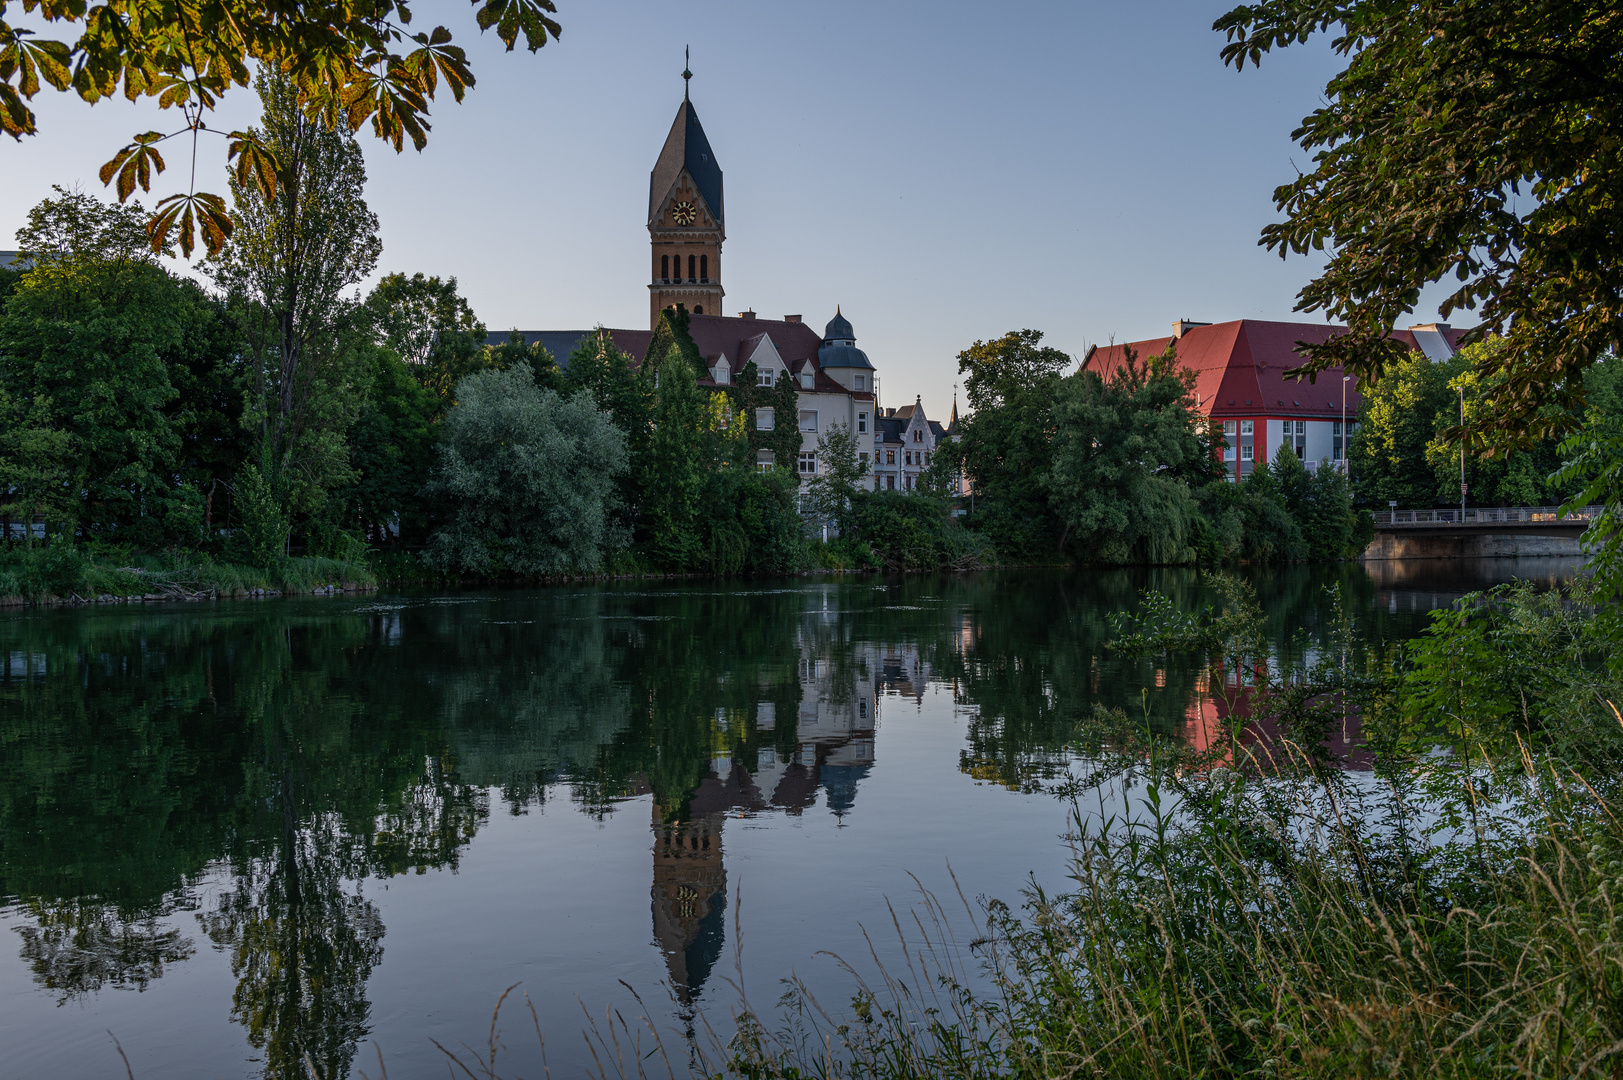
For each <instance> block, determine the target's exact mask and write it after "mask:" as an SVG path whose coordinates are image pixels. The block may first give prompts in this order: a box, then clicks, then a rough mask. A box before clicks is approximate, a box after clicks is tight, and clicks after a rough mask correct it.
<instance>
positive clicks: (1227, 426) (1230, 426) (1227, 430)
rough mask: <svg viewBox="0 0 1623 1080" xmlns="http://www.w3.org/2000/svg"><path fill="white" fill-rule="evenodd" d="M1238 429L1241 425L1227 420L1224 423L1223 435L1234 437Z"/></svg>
mask: <svg viewBox="0 0 1623 1080" xmlns="http://www.w3.org/2000/svg"><path fill="white" fill-rule="evenodd" d="M1238 427H1239V425H1238V424H1236V423H1235V422H1234V421H1233V420H1225V421H1223V434H1224V435H1225V436H1233V435H1234V433H1235V430H1236V429H1237V428H1238Z"/></svg>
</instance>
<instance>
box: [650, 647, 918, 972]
mask: <svg viewBox="0 0 1623 1080" xmlns="http://www.w3.org/2000/svg"><path fill="white" fill-rule="evenodd" d="M817 645H818V643H817V642H816V641H815V640H810V639H809V640H808V641H806V642H804V643H803V644H802V653H801V659H800V662H799V671H798V673H797V681H798V683H799V687H798V689H799V695H798V696H799V704H798V706H797V707H796V708H795V710H794V714H793V716H791V717H782V716H780V715H779V706H778V704H777V703H775V702H770V701H762V702H758V703H757V704H756V705H755V707H754V709H753V710H752V715H751V716H750V718H749V720H748V722H749V724H750V725H751V726H752V728H753V730H752V731H747V732H745V731H737V730H729V725H730V724H737V723H738V722H739V721H738V720H737V718H736V717H735V716H734V715H733V714H732V713H730V712H729V711H727V710H721V711H719V712H718V713H717V715H716V718H715V720H714V721H713V722H712V725H711V727H712V732H713V734H714V735H716V736H717V737H718V741H719V742H721V743H722V744H723V745H727V746H730V747H731V748H732V750H731V752H730V753H728V754H722V755H718V756H716V757H714V758H712V760H711V761H710V765H709V769H708V771H707V773H706V775H705V777H704V778H703V779H702V780H701V781H700V782H699V784H698V786H697V787H696V788H694V789H693V790H692V791H691V792H690V793H689V794H688V797H687V800H686V803H685V806H684V807H682V808H680V809H679V808H676V807H672V806H663V805H661V804H660V803H659V801H658V800H657V799H656V800H655V803H654V807H653V831H654V844H653V863H654V871H653V887H652V907H653V923H654V939H655V941H656V943H657V944H658V946H659V949H660V951H661V953H662V954H663V955H664V957H665V966H666V970H667V972H668V974H669V976H670V980H671V986H672V989H673V990H674V991H675V993H676V995H677V997H678V999H680V1000H681V1001H683V1002H684V1003H686V1002H691V1001H692V1000H693V999H694V997H696V996H697V995H698V993H699V991H700V990H701V989H702V987H703V985H704V983H705V980H706V979H707V978H708V977H709V975H710V972H711V970H712V968H714V966H715V964H716V962H717V960H719V959H720V957H721V953H722V949H723V947H724V945H725V939H726V910H727V871H726V866H725V863H724V858H723V855H724V847H723V830H724V825H725V822H726V821H727V819H728V818H729V817H746V816H750V815H754V814H760V813H770V812H782V813H786V814H800V813H803V812H805V810H806V809H807V808H808V807H811V806H813V805H815V804H816V802H817V795H818V790H819V789H821V790H822V792H823V801H824V805H826V806H827V807H828V809H829V810H830V812H832V813H834V814H835V815H837V816H839V817H841V818H843V817H844V815H846V814H847V813H849V812H850V811H851V810H852V809H853V807H854V806H855V804H856V799H857V791H858V787H859V785H860V783H861V782H862V781H863V780H864V779H865V778H866V777H867V776H868V774H869V772H870V771H871V769H872V768H873V764H874V732H875V728H876V725H877V722H878V711H879V708H878V707H879V694H880V692H881V690H882V689H883V690H889V691H892V692H899V691H900V688H902V687H906V692H907V693H908V694H909V695H910V696H911V695H912V694H913V693H914V687H915V681H917V686H918V687H919V690H918V692H919V693H922V685H923V682H922V680H923V676H924V674H925V671H924V666H923V664H922V663H921V661H920V660H919V657H918V654H917V650H914V649H898V648H895V647H890V646H881V645H859V646H857V647H855V648H852V647H851V646H850V645H848V644H847V645H843V646H841V647H838V648H833V649H819V648H818V647H817ZM790 725H792V727H791V730H789V731H783V730H780V728H781V727H784V726H790ZM673 814H675V815H676V818H675V819H673V817H672V816H671V815H673Z"/></svg>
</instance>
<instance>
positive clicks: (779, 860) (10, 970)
mask: <svg viewBox="0 0 1623 1080" xmlns="http://www.w3.org/2000/svg"><path fill="white" fill-rule="evenodd" d="M1573 569H1574V564H1573V563H1571V562H1568V561H1561V560H1531V559H1528V560H1519V561H1511V560H1504V561H1478V562H1471V563H1447V562H1441V563H1430V564H1419V563H1406V564H1386V565H1382V566H1377V567H1376V568H1375V569H1373V570H1371V571H1366V570H1364V569H1362V568H1358V567H1343V568H1291V569H1288V570H1282V571H1275V572H1269V573H1259V574H1257V575H1255V577H1254V582H1255V584H1256V587H1257V590H1258V593H1259V595H1260V596H1261V598H1262V600H1263V603H1264V606H1265V608H1266V609H1267V611H1268V612H1269V614H1270V617H1271V619H1272V620H1273V623H1274V626H1275V630H1276V632H1277V635H1278V639H1279V641H1280V643H1281V645H1282V647H1287V648H1299V647H1301V646H1302V645H1303V644H1307V645H1309V646H1311V644H1312V642H1313V641H1314V640H1315V638H1316V637H1317V636H1318V635H1319V634H1320V632H1321V628H1322V626H1323V623H1324V620H1325V618H1326V616H1327V607H1328V605H1327V603H1326V600H1325V594H1324V588H1325V586H1326V585H1328V584H1330V583H1332V582H1339V583H1340V584H1341V585H1342V587H1343V589H1344V590H1345V593H1346V595H1347V596H1348V597H1349V599H1350V601H1351V604H1352V607H1353V609H1354V611H1355V612H1356V613H1357V614H1358V619H1359V630H1360V633H1362V634H1364V635H1366V636H1367V637H1370V638H1374V639H1397V638H1405V637H1409V636H1412V635H1413V634H1414V633H1416V632H1417V631H1418V629H1419V628H1420V627H1421V626H1422V625H1424V623H1425V621H1426V618H1427V616H1426V612H1427V611H1429V610H1430V609H1431V608H1432V607H1434V606H1438V605H1442V604H1446V603H1447V602H1449V600H1451V599H1452V598H1453V597H1455V596H1458V595H1459V594H1460V593H1462V592H1465V591H1467V590H1469V589H1473V588H1480V587H1482V586H1483V585H1485V584H1488V583H1491V582H1493V581H1497V580H1505V579H1508V578H1509V577H1511V576H1523V577H1534V578H1538V579H1540V580H1544V581H1554V580H1559V579H1562V578H1564V577H1566V576H1568V575H1570V573H1571V572H1572V570H1573ZM1145 587H1156V588H1162V589H1166V590H1168V591H1169V592H1171V593H1173V594H1174V595H1175V596H1176V597H1178V599H1179V600H1180V602H1181V603H1185V604H1189V605H1199V604H1203V603H1205V602H1206V600H1207V599H1208V598H1207V597H1205V596H1204V595H1203V594H1202V592H1201V590H1200V588H1199V587H1198V583H1197V580H1196V578H1195V576H1194V575H1193V574H1188V573H1183V572H1171V571H1160V572H1154V571H1142V572H1129V571H1122V572H1112V573H1107V574H1094V573H1089V574H1060V573H1054V574H1035V573H1024V574H998V575H981V576H976V577H967V578H965V577H957V578H907V579H899V580H884V579H874V578H865V579H861V580H851V581H840V582H831V581H827V580H794V581H788V582H777V583H765V584H763V583H744V584H723V585H717V584H706V585H679V586H670V587H650V586H648V585H624V584H622V585H605V586H595V587H576V588H558V589H549V590H536V591H529V592H502V593H471V594H470V593H463V594H457V595H451V596H391V595H378V596H372V597H367V598H363V599H353V598H351V599H344V598H339V599H322V600H314V599H312V600H285V601H267V602H260V603H250V602H241V603H221V604H212V605H206V606H205V605H175V606H166V607H155V606H145V607H138V608H122V607H121V608H95V609H89V610H80V611H71V612H69V611H64V612H49V613H38V612H35V613H16V614H11V615H9V616H0V1078H5V1080H9V1078H11V1077H38V1076H45V1075H49V1076H57V1077H113V1076H122V1075H123V1065H122V1063H121V1062H120V1061H119V1059H118V1056H117V1052H116V1050H115V1048H114V1044H113V1038H112V1037H113V1036H116V1038H117V1039H118V1041H119V1043H120V1044H122V1046H123V1048H124V1051H125V1053H127V1054H128V1056H129V1060H130V1063H131V1065H132V1066H133V1069H134V1072H135V1075H136V1077H138V1078H141V1080H144V1078H147V1077H228V1078H235V1077H254V1076H271V1077H276V1078H279V1080H280V1078H288V1080H291V1078H293V1077H295V1076H302V1075H303V1072H302V1069H301V1067H300V1064H299V1063H300V1062H301V1061H302V1058H303V1055H305V1054H308V1055H309V1056H310V1058H311V1060H312V1061H313V1062H314V1063H315V1064H316V1066H317V1068H318V1069H319V1070H320V1072H321V1075H322V1076H323V1077H340V1076H345V1075H350V1074H354V1075H358V1074H359V1072H360V1071H361V1070H364V1071H366V1072H367V1073H369V1074H370V1075H373V1076H376V1075H377V1074H378V1069H377V1062H378V1053H379V1051H381V1053H382V1055H383V1059H384V1061H385V1062H386V1064H387V1068H388V1073H389V1075H390V1076H391V1077H393V1078H396V1080H410V1078H415V1077H419V1076H431V1075H432V1076H440V1075H443V1070H444V1068H445V1066H444V1063H443V1059H442V1058H440V1057H439V1055H438V1052H437V1051H435V1050H434V1049H433V1047H432V1045H431V1044H430V1042H429V1040H430V1039H431V1038H435V1039H438V1040H440V1041H441V1042H443V1043H446V1044H448V1045H455V1044H457V1043H461V1042H467V1043H470V1044H479V1043H482V1041H483V1040H484V1038H485V1032H486V1030H487V1027H488V1023H489V1015H490V1008H491V1006H492V1004H493V1003H494V1001H495V998H496V995H497V994H499V993H500V992H501V990H502V989H503V988H504V987H506V986H508V985H510V984H513V983H519V984H521V985H522V989H523V991H525V992H527V993H528V994H529V996H530V999H531V1000H532V1001H533V1002H534V1004H535V1006H536V1009H537V1011H538V1013H539V1015H540V1018H541V1021H542V1025H543V1027H544V1029H545V1030H546V1032H547V1035H548V1042H547V1050H546V1053H547V1059H548V1064H549V1065H550V1066H551V1068H552V1070H553V1074H554V1075H557V1076H574V1075H580V1074H581V1073H582V1072H584V1071H585V1070H586V1068H587V1067H588V1065H589V1064H590V1057H589V1055H588V1054H587V1051H586V1048H585V1043H584V1041H583V1040H582V1037H581V1030H582V1028H583V1027H584V1026H585V1024H586V1023H587V1021H588V1017H589V1015H593V1016H598V1017H601V1016H602V1015H603V1010H604V1009H605V1008H606V1007H609V1006H617V1007H619V1008H621V1009H622V1010H623V1011H624V1012H626V1013H628V1014H630V1015H648V1016H650V1017H651V1019H652V1020H653V1022H654V1023H655V1024H657V1025H659V1026H660V1027H662V1028H663V1029H665V1030H668V1031H673V1032H676V1033H680V1032H681V1031H683V1030H684V1029H691V1028H692V1027H694V1026H695V1025H698V1024H701V1023H702V1020H703V1017H702V1016H701V1015H700V1014H701V1013H703V1014H705V1015H708V1016H710V1017H711V1018H712V1020H713V1021H714V1022H717V1023H718V1026H724V1025H725V1018H726V1016H727V1014H728V1011H729V1010H730V1009H731V1008H732V1007H733V1006H734V1005H735V1004H736V1002H737V1001H738V993H739V985H740V983H742V986H743V989H744V990H745V991H747V992H748V994H749V997H750V999H751V1000H752V1001H753V1002H754V1003H755V1004H757V1005H765V1006H769V1005H770V1004H771V1002H772V1001H774V1000H775V999H776V998H777V996H778V994H779V993H780V992H781V989H782V987H781V985H780V984H779V980H780V979H781V978H783V977H784V976H787V975H789V974H791V973H795V974H798V975H799V976H801V977H802V978H804V979H805V980H806V981H807V982H808V983H809V984H810V985H811V986H812V987H813V989H814V990H817V991H819V992H820V994H821V995H822V996H823V997H825V998H827V999H829V1000H830V1003H831V1004H835V1005H838V1004H841V1003H843V1001H844V1000H845V999H846V997H847V996H848V993H849V983H848V981H847V976H845V975H843V974H842V973H841V972H840V971H839V970H838V969H837V967H836V965H835V963H834V962H833V960H831V959H830V958H829V957H827V956H826V955H819V953H820V951H821V950H829V951H833V952H836V953H840V954H842V955H845V956H848V957H850V958H852V959H853V960H854V961H860V960H863V959H865V958H866V956H867V945H866V943H865V940H864V936H863V931H864V928H867V929H869V930H872V931H874V932H875V937H876V940H877V941H878V943H879V944H878V948H879V950H880V954H881V956H882V957H883V958H886V959H894V957H895V951H896V947H895V946H894V945H893V944H891V942H892V941H893V939H894V934H893V932H892V931H891V930H890V915H889V913H888V911H887V908H886V902H887V899H889V900H891V901H894V902H896V903H897V904H898V905H899V906H905V905H907V904H909V903H912V902H913V901H914V899H915V898H916V897H917V895H918V894H917V889H918V887H919V886H918V885H916V884H915V882H914V878H913V877H911V876H910V873H911V874H912V875H916V876H917V878H918V880H919V882H921V883H922V884H923V886H925V887H928V888H931V889H934V890H940V891H943V892H949V893H950V892H951V891H952V890H953V880H952V877H951V876H949V871H948V867H949V865H950V867H951V873H952V875H955V876H956V879H957V882H958V884H959V885H961V886H962V888H963V890H964V891H965V893H966V894H968V895H969V896H970V897H971V898H973V897H976V896H999V897H1002V898H1005V899H1009V900H1017V899H1018V896H1019V891H1020V888H1021V886H1022V885H1023V883H1025V882H1026V881H1027V880H1028V879H1029V878H1030V877H1033V876H1034V877H1035V878H1036V879H1037V880H1038V881H1042V882H1045V883H1049V884H1063V874H1064V857H1065V849H1064V847H1063V845H1062V844H1061V843H1060V841H1059V839H1058V838H1059V835H1060V834H1061V833H1062V832H1063V831H1064V829H1065V824H1066V823H1065V807H1064V806H1063V805H1061V804H1059V803H1058V802H1056V801H1055V800H1054V799H1053V798H1052V797H1051V796H1050V795H1049V794H1048V793H1047V792H1046V791H1045V788H1047V787H1050V786H1052V783H1053V781H1054V780H1055V779H1056V778H1059V777H1062V776H1064V775H1066V774H1067V773H1068V772H1069V770H1070V769H1071V768H1072V766H1073V764H1074V763H1075V755H1074V753H1073V752H1072V750H1071V749H1070V740H1071V737H1072V733H1073V730H1074V724H1075V721H1076V719H1077V718H1078V717H1079V716H1081V715H1083V714H1085V713H1086V712H1088V711H1090V710H1091V708H1092V707H1093V705H1094V704H1095V703H1099V702H1102V703H1105V704H1116V705H1122V706H1130V707H1131V708H1132V710H1133V711H1134V713H1135V714H1137V713H1138V712H1139V711H1140V710H1142V709H1143V708H1145V707H1147V708H1148V709H1149V711H1150V714H1151V716H1152V717H1153V718H1154V720H1155V722H1156V723H1158V724H1161V725H1162V726H1163V727H1165V728H1166V729H1167V730H1173V731H1178V732H1181V733H1185V734H1187V735H1189V736H1191V737H1197V738H1198V737H1200V735H1201V732H1200V730H1199V728H1200V725H1201V723H1202V720H1201V717H1202V712H1201V704H1200V702H1199V701H1198V699H1197V695H1196V692H1195V689H1196V678H1197V672H1196V671H1195V670H1194V669H1193V668H1192V667H1190V668H1187V669H1183V668H1178V667H1175V666H1174V667H1171V668H1166V667H1161V668H1157V667H1156V666H1155V665H1153V664H1150V663H1138V662H1134V661H1127V660H1123V659H1120V658H1116V657H1112V656H1111V655H1109V654H1107V653H1106V652H1105V651H1104V650H1103V648H1102V643H1103V641H1104V640H1105V639H1106V638H1107V637H1108V636H1109V628H1108V625H1107V623H1106V618H1107V617H1108V615H1109V614H1110V613H1112V612H1114V611H1117V610H1120V609H1122V608H1125V607H1130V606H1131V605H1132V604H1133V603H1134V601H1135V597H1136V595H1137V594H1138V592H1139V590H1141V589H1143V588H1145ZM622 982H623V984H628V985H629V986H631V987H634V988H635V989H636V990H637V991H639V992H640V993H641V996H642V1000H643V1002H645V1003H646V1005H645V1006H639V1005H638V1004H637V1002H636V1001H635V1000H633V999H632V997H631V995H630V993H629V992H628V991H627V989H626V986H625V985H622ZM507 1020H508V1023H507V1025H506V1029H507V1030H508V1032H509V1035H508V1037H507V1039H506V1042H507V1044H508V1047H509V1050H508V1057H507V1067H508V1068H510V1069H511V1070H512V1071H513V1072H515V1073H524V1074H526V1075H534V1074H538V1073H539V1072H540V1071H541V1068H540V1066H541V1059H540V1052H539V1049H538V1047H537V1044H536V1041H535V1039H534V1033H533V1029H531V1028H530V1022H529V1017H528V1014H527V1012H525V1013H523V1014H522V1015H521V1013H520V1012H517V1011H515V1012H513V1013H510V1014H508V1016H507ZM109 1033H111V1035H110V1034H109Z"/></svg>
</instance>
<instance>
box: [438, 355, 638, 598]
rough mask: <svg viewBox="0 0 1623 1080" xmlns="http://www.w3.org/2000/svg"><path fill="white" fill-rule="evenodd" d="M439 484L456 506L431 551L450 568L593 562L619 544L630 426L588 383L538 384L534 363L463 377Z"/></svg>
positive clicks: (504, 569)
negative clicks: (569, 387) (614, 416)
mask: <svg viewBox="0 0 1623 1080" xmlns="http://www.w3.org/2000/svg"><path fill="white" fill-rule="evenodd" d="M456 396H457V405H456V407H455V408H453V409H452V410H451V412H450V413H449V414H448V415H447V416H446V419H445V428H444V442H443V443H442V445H441V448H440V451H441V452H440V461H439V465H438V467H437V469H436V473H435V478H434V481H433V483H432V485H431V490H432V492H433V493H434V494H436V495H438V496H440V497H442V498H444V499H445V500H446V501H447V503H448V504H449V505H450V508H451V521H450V523H449V524H447V525H445V526H443V527H442V528H440V529H439V530H438V531H437V532H435V534H434V536H433V537H432V539H431V540H430V542H429V547H428V551H427V553H426V554H425V558H426V559H427V561H428V563H429V565H430V566H433V567H434V568H436V569H438V570H441V571H446V572H449V571H453V570H457V571H464V572H468V573H474V574H485V575H491V574H503V573H505V574H514V575H518V576H520V577H535V576H543V575H554V574H567V573H572V572H592V571H595V570H596V569H598V568H599V567H600V566H601V565H602V563H603V557H604V554H605V551H606V550H607V549H609V548H611V547H615V546H619V545H618V540H619V539H620V538H617V537H615V536H614V535H612V530H611V528H610V522H609V511H610V508H611V503H612V501H613V499H614V497H615V489H614V480H615V477H616V476H618V475H619V474H620V473H622V472H623V471H624V470H625V468H626V464H627V458H626V437H625V433H624V432H622V431H620V429H619V428H617V427H615V426H614V424H613V422H612V421H611V420H610V419H609V417H608V416H607V415H606V414H604V413H603V412H600V411H599V410H598V409H597V407H596V406H595V405H593V404H592V398H591V396H590V395H589V394H587V393H585V392H584V391H583V392H581V393H579V394H576V395H575V396H574V397H571V398H567V399H566V398H561V397H559V396H558V395H557V394H556V393H554V392H553V391H551V390H540V389H537V388H536V385H535V376H534V374H533V373H532V372H531V370H530V366H529V364H528V363H526V362H524V361H520V362H518V363H516V364H514V365H513V366H512V367H510V368H508V369H507V370H505V371H481V372H478V373H477V374H474V375H470V376H468V377H467V378H465V379H463V380H462V381H461V382H459V383H458V384H457V390H456Z"/></svg>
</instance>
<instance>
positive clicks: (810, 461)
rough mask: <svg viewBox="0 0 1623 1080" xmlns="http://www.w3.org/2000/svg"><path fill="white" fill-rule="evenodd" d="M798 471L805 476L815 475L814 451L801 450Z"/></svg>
mask: <svg viewBox="0 0 1623 1080" xmlns="http://www.w3.org/2000/svg"><path fill="white" fill-rule="evenodd" d="M800 471H801V473H803V474H804V475H806V476H814V475H816V473H817V451H815V450H802V451H801V452H800Z"/></svg>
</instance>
